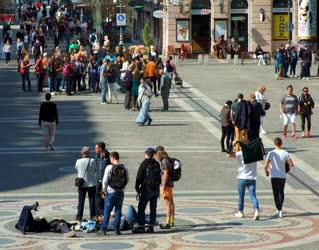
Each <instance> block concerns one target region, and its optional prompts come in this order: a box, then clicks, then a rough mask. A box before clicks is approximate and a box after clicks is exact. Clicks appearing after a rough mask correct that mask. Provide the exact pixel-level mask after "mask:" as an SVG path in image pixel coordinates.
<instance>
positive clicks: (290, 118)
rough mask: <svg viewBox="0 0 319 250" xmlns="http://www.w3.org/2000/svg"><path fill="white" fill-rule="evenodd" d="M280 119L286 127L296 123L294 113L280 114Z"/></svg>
mask: <svg viewBox="0 0 319 250" xmlns="http://www.w3.org/2000/svg"><path fill="white" fill-rule="evenodd" d="M282 118H283V119H284V125H288V124H289V123H290V124H292V123H296V113H292V114H284V113H282Z"/></svg>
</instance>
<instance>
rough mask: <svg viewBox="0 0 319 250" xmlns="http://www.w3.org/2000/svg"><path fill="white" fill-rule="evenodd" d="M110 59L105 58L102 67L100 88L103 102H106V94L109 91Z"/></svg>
mask: <svg viewBox="0 0 319 250" xmlns="http://www.w3.org/2000/svg"><path fill="white" fill-rule="evenodd" d="M109 67H110V60H109V59H107V58H104V59H103V64H102V66H101V68H100V88H101V98H102V101H101V104H106V103H107V101H106V95H107V92H108V76H109Z"/></svg>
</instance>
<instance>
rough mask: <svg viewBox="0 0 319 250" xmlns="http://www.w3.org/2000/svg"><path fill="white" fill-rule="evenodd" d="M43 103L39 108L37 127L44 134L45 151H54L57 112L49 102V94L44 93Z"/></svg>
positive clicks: (57, 119)
mask: <svg viewBox="0 0 319 250" xmlns="http://www.w3.org/2000/svg"><path fill="white" fill-rule="evenodd" d="M45 100H46V101H45V102H43V103H42V104H41V106H40V113H39V126H40V127H42V130H43V134H44V144H45V149H46V150H54V140H55V130H56V126H57V125H58V124H59V118H58V110H57V106H56V104H55V103H53V102H51V94H50V93H46V95H45Z"/></svg>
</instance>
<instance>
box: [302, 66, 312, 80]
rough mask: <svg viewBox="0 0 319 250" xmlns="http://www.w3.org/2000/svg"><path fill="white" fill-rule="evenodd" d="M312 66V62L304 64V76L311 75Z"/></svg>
mask: <svg viewBox="0 0 319 250" xmlns="http://www.w3.org/2000/svg"><path fill="white" fill-rule="evenodd" d="M310 67H311V63H304V64H303V77H310Z"/></svg>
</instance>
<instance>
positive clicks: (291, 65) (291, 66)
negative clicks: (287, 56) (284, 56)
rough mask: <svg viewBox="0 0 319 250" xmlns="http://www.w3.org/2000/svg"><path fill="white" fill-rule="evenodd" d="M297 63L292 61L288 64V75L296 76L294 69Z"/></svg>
mask: <svg viewBox="0 0 319 250" xmlns="http://www.w3.org/2000/svg"><path fill="white" fill-rule="evenodd" d="M297 62H298V61H296V60H293V61H292V62H290V75H296V67H297Z"/></svg>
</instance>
